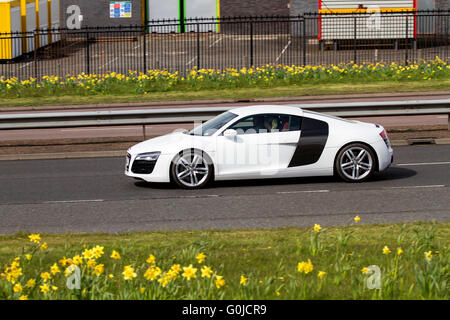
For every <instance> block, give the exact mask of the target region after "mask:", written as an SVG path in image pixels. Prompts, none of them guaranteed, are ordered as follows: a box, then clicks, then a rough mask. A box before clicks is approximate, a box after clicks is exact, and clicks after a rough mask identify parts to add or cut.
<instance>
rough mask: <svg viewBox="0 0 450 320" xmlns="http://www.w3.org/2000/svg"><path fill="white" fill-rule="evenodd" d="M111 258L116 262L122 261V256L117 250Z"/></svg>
mask: <svg viewBox="0 0 450 320" xmlns="http://www.w3.org/2000/svg"><path fill="white" fill-rule="evenodd" d="M110 258H112V259H114V260H119V259H120V254H119V253H118V252H117V251H116V250H113V252H112V253H111V256H110Z"/></svg>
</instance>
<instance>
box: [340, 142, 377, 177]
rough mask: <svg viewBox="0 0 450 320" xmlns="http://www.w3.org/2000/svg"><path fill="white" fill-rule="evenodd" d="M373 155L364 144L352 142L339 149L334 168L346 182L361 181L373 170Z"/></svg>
mask: <svg viewBox="0 0 450 320" xmlns="http://www.w3.org/2000/svg"><path fill="white" fill-rule="evenodd" d="M375 164H376V160H375V155H374V153H373V151H372V150H371V149H370V148H369V147H368V146H366V145H364V144H361V143H352V144H350V145H348V146H346V147H345V148H343V149H342V150H341V151H339V153H338V155H337V157H336V161H335V168H336V171H337V173H338V174H339V176H340V177H341V178H342V179H343V180H345V181H347V182H362V181H366V180H367V179H369V178H370V177H371V176H372V174H373V172H374V171H375Z"/></svg>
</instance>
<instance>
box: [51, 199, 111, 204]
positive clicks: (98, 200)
mask: <svg viewBox="0 0 450 320" xmlns="http://www.w3.org/2000/svg"><path fill="white" fill-rule="evenodd" d="M103 201H105V200H103V199H90V200H58V201H44V202H43V203H79V202H103Z"/></svg>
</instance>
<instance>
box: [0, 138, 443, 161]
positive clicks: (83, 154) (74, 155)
mask: <svg viewBox="0 0 450 320" xmlns="http://www.w3.org/2000/svg"><path fill="white" fill-rule="evenodd" d="M391 144H392V146H394V147H400V146H409V145H414V144H437V145H445V144H450V138H442V139H429V140H427V142H414V141H410V140H392V141H391ZM125 155H126V150H114V151H79V152H61V153H33V154H10V155H0V161H16V160H52V159H82V158H118V157H125Z"/></svg>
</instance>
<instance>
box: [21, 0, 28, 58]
mask: <svg viewBox="0 0 450 320" xmlns="http://www.w3.org/2000/svg"><path fill="white" fill-rule="evenodd" d="M20 20H21V24H22V32H27V0H20ZM22 35H23V36H24V37H23V38H22V52H24V53H25V52H28V43H27V38H25V35H26V34H25V33H23V34H22Z"/></svg>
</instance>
